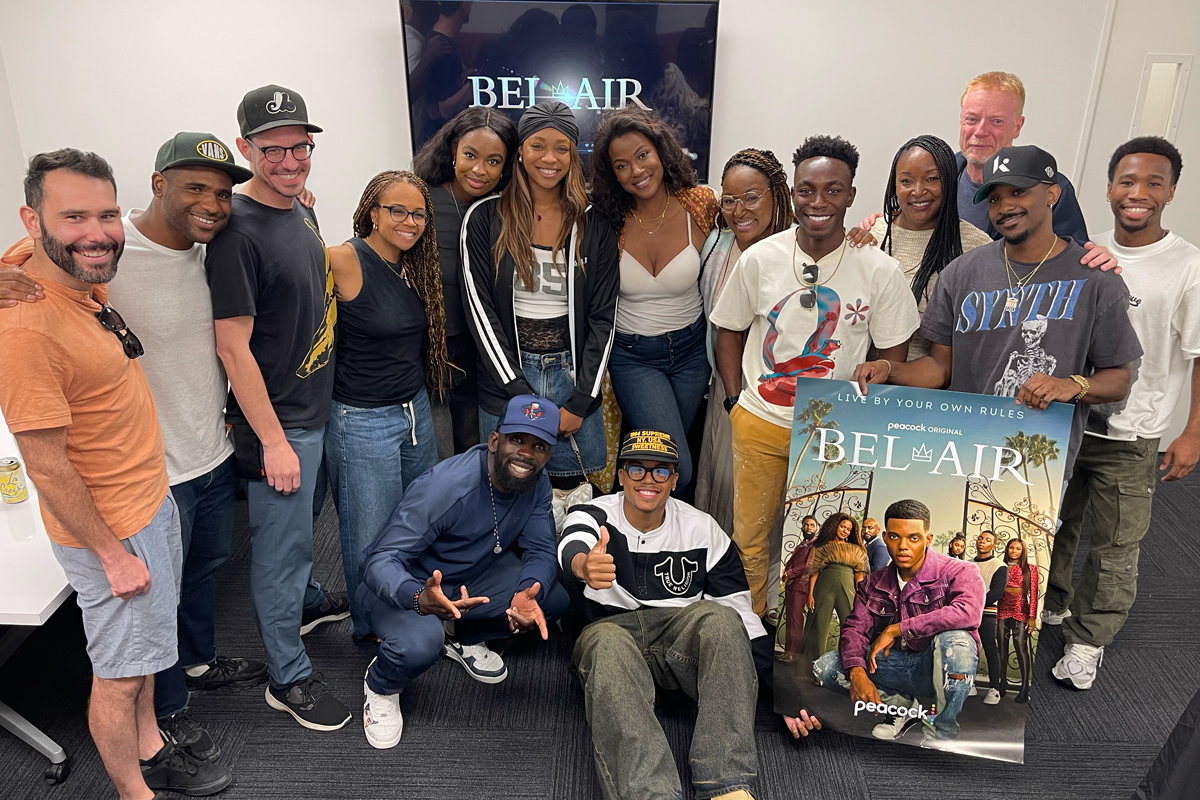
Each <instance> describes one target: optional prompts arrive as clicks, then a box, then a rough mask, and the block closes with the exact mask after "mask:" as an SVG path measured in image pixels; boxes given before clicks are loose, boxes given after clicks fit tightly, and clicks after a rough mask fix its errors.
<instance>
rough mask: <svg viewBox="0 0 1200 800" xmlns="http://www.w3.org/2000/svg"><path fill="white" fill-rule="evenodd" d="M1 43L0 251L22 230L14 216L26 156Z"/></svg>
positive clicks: (22, 197) (21, 195)
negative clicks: (22, 147) (18, 129)
mask: <svg viewBox="0 0 1200 800" xmlns="http://www.w3.org/2000/svg"><path fill="white" fill-rule="evenodd" d="M2 45H3V41H0V252H3V251H4V250H5V248H6V247H7V246H8V243H9V242H12V241H14V240H16V239H19V238H20V237H21V236H22V235H24V231H25V228H24V227H23V226H22V225H21V220H20V218H19V217H18V216H17V209H18V208H19V207H20V206H21V204H22V203H24V202H25V192H24V190H22V188H21V183H22V180H23V176H24V174H25V159H24V156H23V151H22V149H21V136H20V134H19V133H18V132H17V118H16V115H14V114H13V105H12V96H11V95H10V93H9V90H8V74H7V72H6V71H5V69H4V52H3V47H2Z"/></svg>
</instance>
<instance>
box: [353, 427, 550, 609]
mask: <svg viewBox="0 0 1200 800" xmlns="http://www.w3.org/2000/svg"><path fill="white" fill-rule="evenodd" d="M487 458H488V450H487V445H482V444H481V445H476V446H475V447H472V448H471V449H470V450H468V451H467V452H465V453H462V454H460V455H457V456H453V457H451V458H447V459H446V460H445V461H443V462H441V463H440V464H438V465H437V466H435V467H434V468H433V469H431V470H429V471H428V472H426V473H425V474H423V475H421V476H420V477H419V478H417V479H416V480H415V481H413V482H412V485H411V486H409V487H408V489H406V490H405V492H404V498H403V499H402V500H401V501H400V504H399V505H398V506H396V510H395V511H393V512H392V516H391V517H389V518H388V521H387V524H386V525H384V526H383V530H382V531H381V532H380V534H379V536H377V537H375V541H374V542H372V543H371V545H370V546H369V547H367V548H366V549H365V550H364V551H363V553H362V555H360V556H359V559H358V563H359V568H360V570H361V580H362V583H364V584H365V585H366V586H367V587H368V588H369V589H370V590H371V591H373V592H375V594H377V595H379V597H380V598H382V599H383V600H385V601H387V602H388V603H391V604H392V605H394V606H396V607H398V608H412V602H413V595H415V594H416V593H417V592H419V591H421V588H422V587H423V586H424V585H425V581H426V579H428V578H429V576H430V575H432V574H433V571H434V570H435V569H437V570H441V571H442V584H443V586H445V587H450V588H452V589H454V590H455V592H456V591H457V589H458V587H459V586H460V585H463V584H466V587H467V591H468V592H469V591H470V590H471V578H472V577H473V576H478V575H481V574H483V573H485V572H486V571H487V570H488V569H490V568H491V565H492V564H493V563H494V562H495V561H497V560H499V558H500V554H497V553H496V552H494V548H495V546H496V537H495V536H494V535H493V534H492V529H493V517H492V501H491V499H490V497H489V496H488V480H489V479H488V471H487ZM492 494H493V495H494V497H495V498H496V519H498V520H499V522H500V545H501V547H502V548H503V550H507V549H508V548H509V546H510V545H512V544H513V543H514V542H515V543H516V544H518V545H519V546H520V547H521V548H522V549H523V550H524V551H525V566H524V568H523V569H522V570H521V580H520V581H519V582H518V583H517V591H522V590H524V589H527V588H528V587H530V586H532V585H533V584H534V582H535V581H537V582H540V583H541V584H542V587H541V588H542V591H549V589H550V587H551V586H553V581H555V580H556V579H557V576H558V558H557V547H556V542H555V536H554V516H553V514H552V512H551V506H550V499H551V495H550V479H549V478H548V477H547V476H546V475H545V474H544V473H543V474H542V476H541V478H540V479H539V480H538V482H537V485H536V486H535V487H534V488H533V489H532V490H531V491H528V492H526V493H525V494H507V493H505V492H501V491H499V490H498V489H496V488H495V487H493V488H492ZM450 588H448V589H446V594H447V595H450V594H451V591H450Z"/></svg>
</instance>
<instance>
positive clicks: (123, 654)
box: [50, 491, 183, 679]
mask: <svg viewBox="0 0 1200 800" xmlns="http://www.w3.org/2000/svg"><path fill="white" fill-rule="evenodd" d="M121 544H123V545H124V546H125V550H126V551H127V552H130V553H132V554H133V555H135V556H137V557H138V558H140V559H141V560H142V561H143V562H144V563H145V564H146V568H147V569H149V570H150V591H148V592H146V593H145V594H139V595H138V596H136V597H132V598H130V599H129V600H122V599H121V598H119V597H114V596H113V593H112V586H111V585H110V584H109V582H108V576H106V575H105V573H104V567H102V566H100V559H98V558H96V555H95V554H94V553H93V552H92V551H91V550H88V549H87V548H84V547H64V546H63V545H61V544H57V543H55V542H51V543H50V546H51V547H52V548H53V550H54V557H55V558H57V559H58V563H59V564H61V565H62V568H63V571H64V572H66V573H67V580H68V581H70V583H71V588H72V589H74V590H75V591H76V592H78V595H79V596H78V598H77V602H78V603H79V607H80V608H81V609H82V610H83V630H84V632H85V633H86V634H87V643H88V644H87V652H88V658H90V659H91V660H92V672H94V673H95V674H96V677H98V678H109V679H112V678H133V677H138V676H141V675H153V674H154V673H156V672H158V671H160V670H163V669H166V668H167V667H169V666H171V665H172V664H174V663H175V662H176V661H178V660H179V655H178V649H179V636H178V633H177V631H176V628H175V624H176V615H177V608H178V606H179V576H180V574H181V573H182V571H183V545H182V541H181V539H180V537H179V509H178V507H177V506H176V505H175V498H174V497H172V496H171V493H170V491H168V492H167V497H166V499H164V500H163V503H162V505H161V506H160V507H159V509H158V513H157V514H155V515H154V519H152V520H150V524H149V525H147V526H146V527H144V528H142V529H141V530H140V531H138V532H137V533H135V534H134V535H133V536H130V537H129V538H128V539H125V540H124V541H123V542H121Z"/></svg>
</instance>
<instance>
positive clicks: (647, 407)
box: [592, 105, 717, 495]
mask: <svg viewBox="0 0 1200 800" xmlns="http://www.w3.org/2000/svg"><path fill="white" fill-rule="evenodd" d="M592 202H593V203H594V204H595V205H596V207H597V208H599V209H600V211H601V212H602V213H603V214H604V215H605V216H606V217H607V218H608V220H609V222H611V223H612V224H613V225H614V226H616V227H617V228H618V229H619V230H620V232H621V234H620V243H619V244H620V249H621V257H620V271H621V294H620V297H621V301H620V303H618V304H617V335H616V338H615V339H614V341H613V355H612V361H611V362H610V364H609V369H610V371H611V372H612V379H613V390H614V391H615V392H616V396H617V402H618V403H619V404H620V406H621V415H622V417H623V418H624V419H625V421H626V423H627V424H628V426H629V427H630V428H633V429H637V430H656V431H665V432H667V433H669V434H671V438H672V439H674V440H675V442H676V443H677V444H678V446H679V482H678V489H679V490H688V491H686V494H688V495H690V494H691V492H690V489H689V487H690V484H691V480H692V453H691V451H690V450H689V449H688V444H687V438H688V437H687V434H688V429H689V428H691V425H692V420H694V419H695V417H696V412H697V410H699V408H700V402H701V400H703V399H704V392H705V389H706V388H707V387H708V379H709V375H710V372H711V370H710V368H709V365H708V358H707V357H706V352H705V345H704V342H705V323H704V302H703V300H702V299H701V297H700V287H699V283H698V279H699V277H700V253H699V250H700V247H701V245H702V244H703V242H704V240H705V238H706V237H707V236H708V234H709V231H711V230H712V227H713V221H714V218H715V217H716V214H717V201H716V198H715V197H714V196H713V192H712V189H709V188H708V187H701V186H697V185H696V176H695V173H694V172H693V171H692V165H691V163H690V162H689V161H688V156H687V154H686V153H684V152H683V148H682V147H681V146H680V144H679V141H678V140H677V139H676V138H675V135H674V134H673V133H672V132H671V129H670V128H668V127H667V125H666V124H665V123H664V122H663V121H662V120H661V119H659V118H658V116H657V115H656V114H655V113H654V112H653V111H648V110H647V109H644V108H639V107H638V106H636V105H629V106H625V107H624V108H620V109H616V110H614V111H609V112H607V113H606V114H605V115H604V116H603V117H601V119H600V124H599V126H598V127H597V128H596V145H595V155H594V157H593V159H592ZM672 401H673V402H672Z"/></svg>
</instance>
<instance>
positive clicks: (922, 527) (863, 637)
mask: <svg viewBox="0 0 1200 800" xmlns="http://www.w3.org/2000/svg"><path fill="white" fill-rule="evenodd" d="M883 525H884V532H883V534H882V536H883V541H884V544H886V545H887V549H888V555H890V556H891V558H892V566H891V567H890V568H885V569H881V570H879V571H878V572H872V573H871V574H870V575H868V576H867V577H866V578H864V579H863V580H862V581H860V582H859V584H858V588H857V589H856V590H855V593H854V609H853V610H852V611H851V612H850V616H849V618H848V619H847V620H846V624H845V625H843V626H842V632H841V637H840V639H839V641H838V649H837V650H836V651H834V650H831V651H829V652H828V653H826V654H825V655H823V656H821V657H820V658H818V659H817V660H816V661H814V662H813V674H814V675H815V676H816V678H817V682H818V683H819V684H820V685H822V686H824V687H825V688H827V689H836V688H838V687H839V686H840V687H843V688H849V690H850V699H851V700H853V701H854V702H855V703H858V702H864V703H880V702H881V699H882V701H883V702H884V703H887V704H894V705H899V706H900V707H901V708H905V709H907V708H909V707H910V704H911V706H912V707H913V708H915V707H916V706H917V700H916V698H918V697H930V696H933V697H936V699H937V714H936V715H935V716H934V718H933V729H934V732H935V734H936V737H935V736H929V735H928V733H926V734H925V735H924V736H923V737H922V740H921V746H922V747H934V748H936V747H937V746H938V742H939V741H940V740H945V739H953V738H955V737H957V736H958V713H959V711H961V710H962V705H963V701H964V700H966V699H967V695H968V694H969V693H970V691H971V686H972V684H973V683H974V681H975V668H976V667H977V666H978V665H979V632H978V631H979V619H980V617H981V616H982V615H983V595H984V592H983V582H982V581H981V580H979V570H977V569H976V568H975V566H974V565H973V564H971V562H969V561H959V560H958V559H955V558H951V557H950V556H947V555H943V554H941V553H938V552H936V551H934V550H931V549H929V545H930V544H931V543H932V541H933V534H932V533H931V532H930V530H929V508H928V507H926V506H925V504H924V503H920V502H917V501H916V500H899V501H897V502H895V503H892V504H891V505H890V506H888V508H887V511H885V512H884V515H883ZM931 590H932V591H931ZM872 609H899V611H893V612H890V613H883V614H880V613H876V612H875V611H873V610H872ZM935 670H937V671H938V674H936V675H935V674H934V672H935ZM918 719H920V718H919V717H917V716H909V715H907V714H905V715H902V716H898V717H897V718H896V720H895V722H892V723H884V724H881V725H876V726H875V729H874V730H873V731H872V735H874V736H875V737H876V738H879V739H898V738H900V736H902V735H903V734H904V732H905V731H906V730H907V729H908V728H909V726H910V725H911V724H912V723H914V722H916V721H917V720H918Z"/></svg>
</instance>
